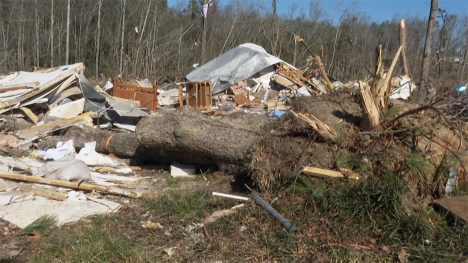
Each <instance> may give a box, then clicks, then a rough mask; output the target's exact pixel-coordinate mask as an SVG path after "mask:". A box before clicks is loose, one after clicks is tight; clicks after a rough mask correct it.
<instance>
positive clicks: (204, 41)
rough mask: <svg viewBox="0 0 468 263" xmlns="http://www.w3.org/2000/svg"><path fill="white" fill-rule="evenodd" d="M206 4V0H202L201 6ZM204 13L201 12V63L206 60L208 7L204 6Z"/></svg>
mask: <svg viewBox="0 0 468 263" xmlns="http://www.w3.org/2000/svg"><path fill="white" fill-rule="evenodd" d="M207 4H208V0H203V6H206V5H207ZM206 8H207V10H206V14H205V13H203V36H202V44H201V48H202V51H201V63H202V64H205V61H206V28H207V27H208V7H206Z"/></svg>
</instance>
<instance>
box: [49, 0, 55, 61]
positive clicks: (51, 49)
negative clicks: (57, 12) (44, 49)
mask: <svg viewBox="0 0 468 263" xmlns="http://www.w3.org/2000/svg"><path fill="white" fill-rule="evenodd" d="M53 66H54V0H51V1H50V67H51V68H52V67H53Z"/></svg>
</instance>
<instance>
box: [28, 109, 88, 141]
mask: <svg viewBox="0 0 468 263" xmlns="http://www.w3.org/2000/svg"><path fill="white" fill-rule="evenodd" d="M95 114H96V113H95V112H92V111H90V112H86V113H83V114H81V115H80V116H76V117H73V118H69V119H65V120H57V121H53V122H49V123H46V124H43V125H40V126H37V125H35V126H32V127H30V128H27V129H24V130H21V131H20V132H19V136H20V137H21V138H25V139H29V138H32V137H35V136H39V135H42V134H44V133H49V132H53V131H56V130H60V129H64V128H67V127H70V126H73V125H78V124H84V123H86V121H87V119H88V118H89V117H91V116H93V115H95Z"/></svg>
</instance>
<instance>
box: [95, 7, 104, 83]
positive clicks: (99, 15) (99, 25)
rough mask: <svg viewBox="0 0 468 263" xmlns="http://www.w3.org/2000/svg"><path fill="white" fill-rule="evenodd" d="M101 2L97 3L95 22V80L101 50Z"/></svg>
mask: <svg viewBox="0 0 468 263" xmlns="http://www.w3.org/2000/svg"><path fill="white" fill-rule="evenodd" d="M102 1H103V0H99V3H98V22H97V37H96V79H97V78H98V77H99V52H100V50H101V8H102Z"/></svg>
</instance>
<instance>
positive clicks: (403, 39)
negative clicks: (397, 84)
mask: <svg viewBox="0 0 468 263" xmlns="http://www.w3.org/2000/svg"><path fill="white" fill-rule="evenodd" d="M398 31H399V39H400V45H401V46H402V47H403V49H402V50H401V58H402V61H403V69H404V71H405V75H406V76H408V77H409V76H410V70H409V66H408V57H407V56H406V20H405V19H402V20H401V21H400V27H399V30H398Z"/></svg>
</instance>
